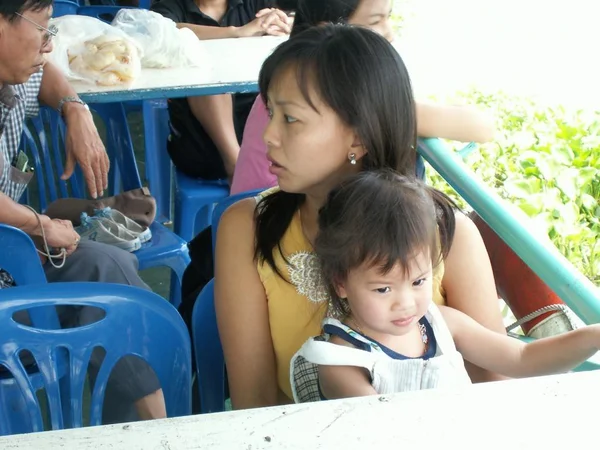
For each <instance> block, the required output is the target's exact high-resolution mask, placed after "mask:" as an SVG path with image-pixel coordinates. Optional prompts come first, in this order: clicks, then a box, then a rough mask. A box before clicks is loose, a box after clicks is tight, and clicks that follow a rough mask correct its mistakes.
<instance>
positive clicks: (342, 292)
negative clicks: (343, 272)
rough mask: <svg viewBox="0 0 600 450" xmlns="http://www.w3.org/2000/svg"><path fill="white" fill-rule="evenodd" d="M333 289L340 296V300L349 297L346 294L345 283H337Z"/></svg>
mask: <svg viewBox="0 0 600 450" xmlns="http://www.w3.org/2000/svg"><path fill="white" fill-rule="evenodd" d="M333 288H334V289H335V293H336V294H337V295H338V297H339V298H346V297H348V295H347V294H346V287H345V283H344V282H342V281H336V282H335V283H334V284H333Z"/></svg>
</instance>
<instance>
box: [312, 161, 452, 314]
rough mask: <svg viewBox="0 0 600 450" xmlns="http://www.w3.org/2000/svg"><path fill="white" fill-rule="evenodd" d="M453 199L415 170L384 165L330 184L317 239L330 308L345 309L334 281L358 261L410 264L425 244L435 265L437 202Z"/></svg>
mask: <svg viewBox="0 0 600 450" xmlns="http://www.w3.org/2000/svg"><path fill="white" fill-rule="evenodd" d="M451 203H452V202H451V201H450V200H449V199H448V198H447V197H446V196H445V195H444V194H442V193H440V192H439V191H436V190H435V189H433V188H430V187H428V186H427V185H426V184H425V183H423V182H422V181H419V180H417V179H416V178H415V177H414V176H413V177H406V176H403V175H398V174H397V173H395V172H393V171H391V170H387V169H383V170H376V171H370V172H361V173H359V174H358V175H354V176H351V177H349V178H348V179H346V180H344V181H343V182H342V183H341V184H340V185H339V186H338V187H337V188H334V189H333V190H332V191H331V192H330V194H329V196H328V198H327V202H326V203H325V205H324V206H323V207H322V208H321V210H320V211H319V234H318V237H317V239H316V241H315V252H316V253H317V255H318V256H319V260H320V262H321V269H322V273H323V278H324V280H325V282H326V283H327V285H328V287H329V292H330V294H331V300H332V304H331V306H332V312H333V313H334V314H337V315H338V316H339V315H342V316H343V315H345V314H347V313H348V311H347V310H346V309H347V306H346V305H347V303H346V302H345V301H342V299H340V298H339V296H338V295H337V293H336V291H335V285H336V283H339V282H341V281H344V280H346V278H347V276H348V272H349V271H351V270H353V269H356V268H357V267H359V266H361V265H362V264H369V265H370V266H371V267H376V268H377V269H379V270H381V273H382V274H386V273H388V272H389V271H390V270H392V268H393V267H394V266H395V265H396V264H400V265H401V266H402V267H403V268H404V270H408V267H409V265H410V261H411V260H412V259H413V258H414V257H415V256H417V254H418V252H419V251H423V250H425V249H428V250H429V251H430V253H431V260H432V263H433V266H434V267H435V266H436V265H438V264H439V263H440V262H441V260H442V258H443V254H442V249H441V248H440V245H439V243H438V232H437V215H438V214H437V210H438V208H437V207H436V204H442V205H450V204H451ZM446 213H452V211H451V210H448V211H446Z"/></svg>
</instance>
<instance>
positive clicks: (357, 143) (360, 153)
mask: <svg viewBox="0 0 600 450" xmlns="http://www.w3.org/2000/svg"><path fill="white" fill-rule="evenodd" d="M352 153H354V155H355V158H356V160H357V161H358V160H360V159H362V158H363V157H364V156H365V155H366V154H367V149H366V148H365V146H364V145H363V143H362V141H361V139H360V137H359V136H358V135H357V134H355V135H354V140H353V141H352Z"/></svg>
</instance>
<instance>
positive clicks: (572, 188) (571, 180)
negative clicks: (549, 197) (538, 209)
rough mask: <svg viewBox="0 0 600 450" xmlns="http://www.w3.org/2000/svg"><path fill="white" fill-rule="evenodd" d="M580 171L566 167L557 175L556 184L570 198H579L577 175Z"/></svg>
mask: <svg viewBox="0 0 600 450" xmlns="http://www.w3.org/2000/svg"><path fill="white" fill-rule="evenodd" d="M578 173H579V171H578V170H577V169H574V168H572V167H565V168H564V169H563V170H562V171H561V172H560V173H559V174H558V176H557V177H556V186H557V187H558V188H559V189H560V190H561V191H562V193H563V194H565V195H566V196H567V198H569V200H575V199H576V198H577V194H578V189H577V177H578Z"/></svg>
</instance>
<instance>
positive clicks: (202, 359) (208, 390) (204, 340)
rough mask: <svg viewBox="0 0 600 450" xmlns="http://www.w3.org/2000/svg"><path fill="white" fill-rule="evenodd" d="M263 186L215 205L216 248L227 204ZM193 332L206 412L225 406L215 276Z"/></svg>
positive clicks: (199, 304) (196, 313)
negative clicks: (220, 224)
mask: <svg viewBox="0 0 600 450" xmlns="http://www.w3.org/2000/svg"><path fill="white" fill-rule="evenodd" d="M261 191H262V190H260V189H259V190H253V191H248V192H242V193H239V194H236V195H232V196H230V197H227V198H226V199H224V200H221V201H220V202H219V203H217V205H216V206H215V208H214V211H213V216H212V237H213V250H214V247H215V245H214V244H215V241H216V236H217V232H216V230H217V227H218V225H219V220H220V219H221V216H222V215H223V213H224V212H225V210H226V209H227V208H229V207H230V206H231V205H233V204H234V203H235V202H237V201H239V200H242V199H244V198H248V197H254V196H256V195H257V194H258V193H259V192H261ZM192 336H193V340H194V342H193V347H194V356H195V358H196V376H197V380H198V392H199V394H200V411H201V412H202V413H210V412H220V411H224V410H225V393H226V391H227V385H226V380H225V360H224V358H223V349H222V347H221V340H220V339H219V330H218V329H217V317H216V313H215V301H214V280H210V282H209V283H208V284H207V285H206V286H204V289H202V292H200V295H198V298H197V299H196V303H195V304H194V309H193V311H192Z"/></svg>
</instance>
